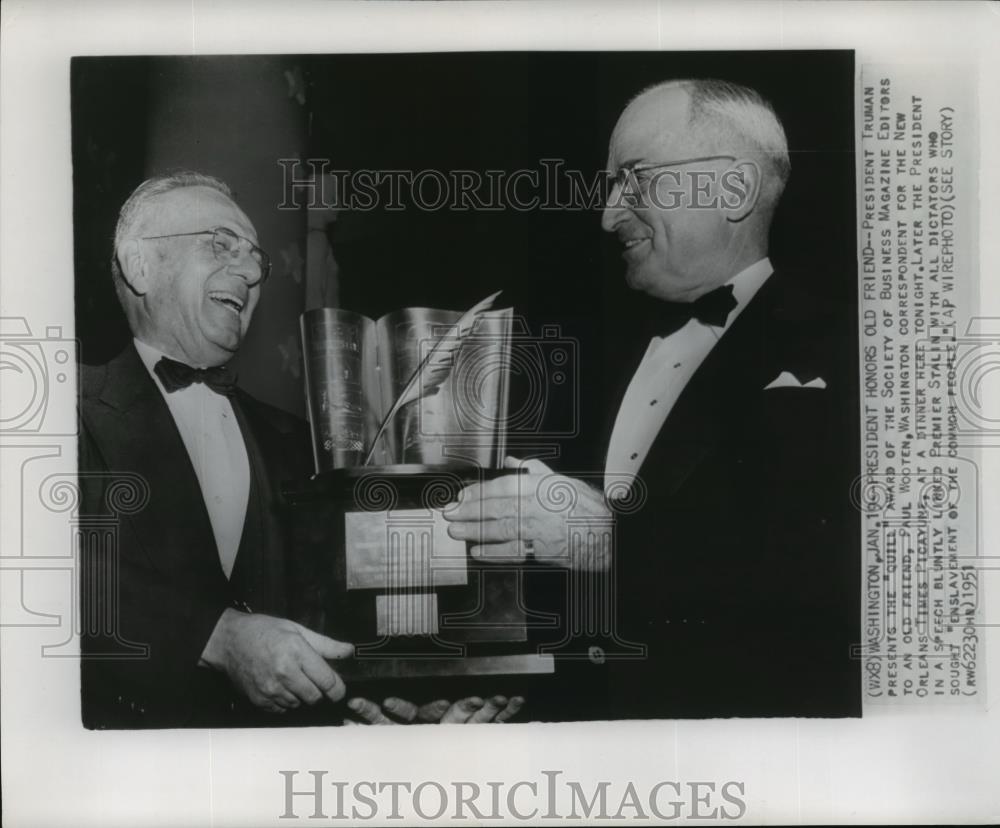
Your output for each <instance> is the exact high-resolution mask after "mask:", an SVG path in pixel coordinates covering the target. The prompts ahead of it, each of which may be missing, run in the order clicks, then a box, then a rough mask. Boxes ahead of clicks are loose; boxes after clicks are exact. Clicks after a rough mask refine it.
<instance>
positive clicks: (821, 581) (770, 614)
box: [446, 80, 860, 718]
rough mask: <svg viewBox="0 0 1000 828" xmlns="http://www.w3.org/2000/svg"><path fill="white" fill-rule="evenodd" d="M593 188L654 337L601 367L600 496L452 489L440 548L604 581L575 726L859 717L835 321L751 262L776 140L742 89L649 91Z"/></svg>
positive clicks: (552, 484)
mask: <svg viewBox="0 0 1000 828" xmlns="http://www.w3.org/2000/svg"><path fill="white" fill-rule="evenodd" d="M608 173H609V175H610V176H611V177H612V179H613V186H612V187H611V191H610V194H609V197H608V201H607V203H606V206H605V210H604V213H603V216H602V227H603V229H604V230H605V231H607V232H609V233H613V234H614V235H615V236H616V237H617V239H618V240H619V241H620V242H621V244H622V246H623V252H622V258H623V259H624V261H625V279H626V282H627V284H628V285H629V286H630V287H631V288H632V289H633V290H636V291H641V292H642V293H644V294H646V295H647V296H648V297H649V307H650V309H651V313H650V319H651V320H652V325H653V326H652V327H651V328H650V330H649V331H648V336H647V337H646V341H645V342H644V345H645V352H644V353H639V354H637V356H638V357H639V358H638V359H637V360H635V361H634V362H633V363H632V364H631V365H628V366H626V365H623V364H619V365H618V366H617V370H618V371H619V372H620V374H619V376H620V380H619V384H621V385H622V387H623V395H621V396H619V398H618V399H617V400H616V401H615V404H616V406H617V408H616V410H617V415H616V417H615V418H614V424H613V428H612V429H611V436H610V440H609V442H608V444H607V453H606V463H605V468H604V470H603V471H604V474H603V481H602V482H603V485H602V486H600V487H598V486H593V485H588V484H587V483H585V482H583V481H580V480H574V479H570V478H567V477H562V476H560V475H555V474H554V473H553V472H551V471H550V470H548V469H547V468H545V467H544V466H542V464H540V463H538V462H537V461H529V462H528V463H527V466H528V469H527V470H528V472H529V473H528V474H527V475H522V476H520V477H517V476H509V477H504V478H500V479H498V480H496V481H493V482H490V483H486V484H484V485H477V486H473V487H471V488H470V489H468V490H467V491H466V492H465V493H464V496H463V498H462V499H461V501H460V503H459V505H458V506H457V507H456V508H454V509H452V510H450V511H449V512H447V513H446V517H447V518H448V519H449V520H450V521H452V524H451V528H450V531H451V533H452V534H453V536H454V537H457V538H465V539H469V540H471V541H473V542H474V543H476V544H477V546H476V547H474V548H473V554H479V555H482V556H484V557H489V558H491V559H492V558H498V559H510V558H514V559H522V560H523V559H525V558H529V557H531V558H534V560H535V561H537V562H539V563H549V564H553V565H556V566H561V567H566V568H569V569H575V570H587V571H592V572H597V573H606V581H605V587H606V588H607V589H611V590H613V594H612V595H611V596H610V598H611V601H612V602H613V605H614V607H615V610H614V611H611V612H610V613H608V612H605V616H604V617H603V619H598V620H599V625H604V628H605V630H606V633H607V634H606V635H605V637H604V640H605V642H606V643H607V644H610V646H606V647H604V648H603V649H602V657H601V658H600V659H598V660H599V661H605V662H606V669H603V668H602V669H603V672H602V674H601V677H600V678H597V671H596V670H595V671H593V676H592V678H593V685H592V687H595V688H596V687H597V685H600V691H599V692H598V691H597V690H594V692H593V695H594V697H595V699H596V698H597V697H601V699H602V701H601V705H605V704H606V707H603V706H598V707H596V708H595V709H594V710H593V714H594V715H610V716H613V717H615V718H620V717H643V718H645V717H711V716H734V715H735V716H769V715H833V716H841V715H860V673H859V665H858V662H857V661H856V660H854V659H852V657H851V653H850V647H851V645H852V644H853V643H855V642H856V641H858V640H859V630H858V618H859V611H858V604H857V601H858V590H859V584H858V583H857V579H858V565H859V560H858V554H857V549H858V543H859V531H860V529H859V524H858V516H857V514H856V513H855V511H854V510H853V509H852V507H851V504H850V499H849V491H850V485H851V481H852V480H853V478H854V476H855V475H856V474H857V468H856V467H857V460H856V457H857V448H856V442H855V441H856V437H855V436H854V435H855V429H856V425H854V423H855V422H856V419H857V411H856V399H855V392H854V390H853V389H854V385H855V384H856V379H855V377H854V372H853V366H852V363H851V359H850V354H851V353H852V352H853V349H854V348H855V342H854V339H853V334H852V331H853V327H852V324H853V323H852V320H851V315H852V314H853V312H854V310H853V308H850V307H847V308H840V307H833V306H830V305H829V304H825V305H824V303H821V302H818V301H817V300H816V299H815V298H814V297H813V296H812V295H811V294H810V292H809V290H807V289H806V288H807V286H806V285H805V284H803V280H802V279H801V278H800V276H801V275H800V274H777V273H775V272H774V271H773V268H772V266H771V262H770V260H769V259H768V235H769V230H770V226H771V221H772V218H773V215H774V212H775V209H776V207H777V205H778V201H779V199H780V197H781V194H782V192H783V190H784V187H785V183H786V181H787V180H788V177H789V174H790V163H789V157H788V148H787V143H786V138H785V134H784V130H783V128H782V126H781V123H780V121H779V120H778V118H777V116H776V115H775V113H774V111H773V109H772V108H771V106H770V105H769V104H768V103H767V102H766V101H765V100H764V99H763V98H762V97H761V96H760V95H759V94H758V93H757V92H755V91H754V90H751V89H748V88H746V87H743V86H739V85H737V84H732V83H727V82H722V81H706V80H686V81H670V82H666V83H662V84H659V85H657V86H654V87H651V88H650V89H647V90H645V91H643V92H642V93H641V94H639V95H638V96H637V97H636V98H634V99H633V100H632V101H631V102H630V103H629V104H628V106H627V107H626V108H625V110H624V111H623V113H622V115H621V116H620V118H619V120H618V122H617V124H616V126H615V128H614V131H613V134H612V136H611V141H610V147H609V157H608ZM632 324H633V325H634V324H636V323H635V321H634V320H632ZM622 380H624V382H622ZM560 487H561V488H560ZM569 490H572V492H573V495H572V497H569V498H568V497H567V494H566V493H567V491H569ZM567 503H571V504H572V506H571V508H567V506H566V504H567ZM574 521H575V522H576V524H577V526H579V525H581V524H580V521H584V522H586V521H590V522H591V525H601V523H602V522H605V523H606V524H607V525H608V526H613V527H614V528H613V538H614V543H613V544H609V543H607V542H606V539H605V538H603V537H602V533H601V532H590V533H586V532H584V533H581V532H579V531H573V529H572V526H571V523H573V522H574ZM599 603H600V602H599V601H595V602H592V603H591V604H590V605H588V606H587V607H585V608H584V609H585V611H587V612H589V613H596V614H597V615H600V614H601V613H602V609H601V607H600V606H598V604H599ZM592 649H593V648H592ZM639 654H642V657H637V655H639ZM616 656H628V658H621V659H618V658H616Z"/></svg>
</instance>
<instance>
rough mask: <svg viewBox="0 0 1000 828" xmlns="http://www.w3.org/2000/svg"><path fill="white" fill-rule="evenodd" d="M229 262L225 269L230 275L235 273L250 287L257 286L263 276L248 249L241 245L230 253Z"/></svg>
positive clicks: (243, 244)
mask: <svg viewBox="0 0 1000 828" xmlns="http://www.w3.org/2000/svg"><path fill="white" fill-rule="evenodd" d="M230 257H231V261H230V263H229V265H228V267H227V268H226V269H227V270H228V271H229V272H230V273H235V274H236V275H237V276H240V277H242V279H243V281H245V282H246V283H247V284H248V285H249V286H250V287H253V286H254V285H256V284H258V283H259V282H260V281H261V279H262V278H263V276H264V274H263V272H262V271H261V267H260V264H259V263H258V262H257V260H256V259H255V258H254V257H253V256H252V255H251V253H250V247H249V246H248V245H247V244H245V243H242V244H240V245H239V247H237V248H236V249H235V250H232V251H231V252H230Z"/></svg>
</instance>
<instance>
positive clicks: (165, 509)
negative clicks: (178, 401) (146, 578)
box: [83, 345, 225, 586]
mask: <svg viewBox="0 0 1000 828" xmlns="http://www.w3.org/2000/svg"><path fill="white" fill-rule="evenodd" d="M83 417H84V419H85V421H86V424H87V427H88V429H89V431H90V432H91V435H92V436H93V439H94V441H95V443H96V444H97V447H98V449H99V450H100V452H101V454H102V456H103V457H104V459H105V462H106V464H107V467H108V469H109V470H110V471H111V473H112V474H113V473H114V472H115V471H116V470H122V471H132V472H136V473H138V474H140V475H141V476H142V477H143V478H144V479H145V481H146V482H147V484H148V486H149V503H148V504H147V505H146V507H145V508H142V509H139V510H138V511H136V512H134V513H133V514H130V515H129V516H128V520H129V522H130V523H131V524H132V527H133V528H134V531H135V535H136V538H137V539H138V540H139V543H140V545H141V546H142V548H143V549H144V550H145V552H146V555H147V556H148V558H149V561H150V563H151V564H152V566H153V567H155V568H156V569H157V570H159V571H161V572H162V573H163V574H164V575H165V576H167V577H170V576H171V575H176V574H177V573H180V572H183V573H187V574H188V575H190V573H198V574H199V575H200V576H201V577H202V578H204V579H207V580H205V581H203V582H202V583H206V584H207V583H212V582H216V583H217V584H218V585H219V586H223V585H224V584H225V575H224V573H223V571H222V567H221V565H220V563H219V555H218V550H217V549H216V546H215V537H214V535H213V533H212V526H211V523H210V521H209V518H208V511H207V510H206V508H205V503H204V500H203V499H202V494H201V488H200V485H199V483H198V478H197V476H196V474H195V471H194V467H193V466H192V465H191V460H190V458H189V457H188V453H187V450H186V449H185V447H184V442H183V440H182V439H181V436H180V432H178V430H177V426H176V424H175V423H174V419H173V416H172V415H171V414H170V409H169V408H168V407H167V404H166V402H165V401H164V400H163V397H162V396H161V394H160V391H159V389H158V388H157V387H156V384H155V383H154V382H153V379H152V377H150V376H149V373H148V372H147V371H146V367H145V366H144V365H143V364H142V360H141V359H140V358H139V355H138V353H136V351H135V348H134V347H133V346H131V345H130V346H129V347H128V348H126V349H125V351H123V352H122V353H121V354H120V355H119V356H118V357H116V358H115V359H114V360H112V362H110V363H109V364H108V366H107V374H106V380H105V382H104V385H103V388H102V389H101V390H100V393H99V394H98V396H97V398H96V399H90V400H86V401H85V404H84V407H83Z"/></svg>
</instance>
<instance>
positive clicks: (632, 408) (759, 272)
mask: <svg viewBox="0 0 1000 828" xmlns="http://www.w3.org/2000/svg"><path fill="white" fill-rule="evenodd" d="M773 272H774V269H773V268H772V267H771V261H770V259H767V258H764V259H761V260H760V261H757V262H754V263H753V264H752V265H750V266H749V267H748V268H746V269H744V270H741V271H740V272H739V273H737V274H736V275H735V276H733V278H732V279H730V280H729V281H728V282H726V283H725V284H727V285H732V286H733V298H734V299H735V300H736V307H735V308H733V310H732V311H731V312H730V314H729V318H728V319H727V320H726V324H725V325H724V326H723V327H717V326H715V325H708V324H705V323H703V322H699V321H698V320H697V319H690V320H688V322H687V324H685V325H684V326H683V327H681V328H679V329H678V330H676V331H674V332H673V333H672V334H670V336H667V337H662V336H654V337H653V338H652V339H651V340H650V342H649V347H648V348H647V349H646V354H645V356H644V357H643V358H642V362H641V363H640V364H639V367H638V369H636V372H635V376H633V377H632V381H631V383H629V386H628V390H627V391H626V392H625V396H624V398H623V399H622V404H621V407H620V408H619V409H618V416H617V418H616V419H615V427H614V430H613V431H612V433H611V442H610V443H609V444H608V455H607V462H606V463H605V466H604V490H605V493H606V494H608V495H609V496H611V495H612V493H614V494H616V495H618V496H621V495H623V494H624V492H625V491H626V486H625V484H631V482H632V480H633V479H634V478H635V476H636V475H637V474H638V472H639V468H640V467H641V466H642V464H643V461H645V459H646V455H647V454H648V453H649V449H650V448H651V447H652V445H653V441H654V440H655V439H656V435H657V434H659V433H660V429H661V428H662V427H663V423H664V422H665V421H666V419H667V415H669V414H670V411H671V410H672V409H673V407H674V403H676V402H677V398H678V397H680V395H681V392H682V391H683V390H684V387H685V386H686V385H687V384H688V381H689V380H690V379H691V377H692V376H694V373H695V371H697V370H698V368H699V366H700V365H701V363H702V362H704V360H705V357H707V356H708V355H709V353H710V352H711V350H712V348H714V347H715V343H716V342H718V341H719V340H720V339H721V338H722V335H723V334H724V333H725V332H726V331H727V330H728V329H729V327H730V326H731V325H732V324H733V321H734V320H735V319H736V317H737V316H739V314H740V313H741V312H742V310H743V309H744V308H745V307H746V306H747V304H748V303H749V302H750V300H751V299H752V298H753V296H754V294H755V293H756V292H757V291H758V290H759V289H760V286H761V285H763V284H764V282H765V281H767V278H768V277H769V276H770V275H771V274H772V273H773Z"/></svg>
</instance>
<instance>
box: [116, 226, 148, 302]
mask: <svg viewBox="0 0 1000 828" xmlns="http://www.w3.org/2000/svg"><path fill="white" fill-rule="evenodd" d="M118 266H119V267H120V268H121V271H122V277H123V278H124V279H125V284H126V285H128V286H129V289H130V290H131V291H132V293H134V294H135V295H136V296H144V295H145V294H146V293H147V292H148V291H149V262H148V261H146V257H145V255H144V254H143V252H142V245H141V244H139V240H138V239H125V241H123V242H122V243H121V245H119V247H118Z"/></svg>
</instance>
